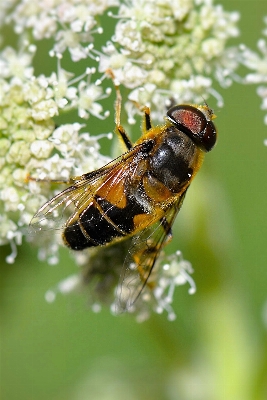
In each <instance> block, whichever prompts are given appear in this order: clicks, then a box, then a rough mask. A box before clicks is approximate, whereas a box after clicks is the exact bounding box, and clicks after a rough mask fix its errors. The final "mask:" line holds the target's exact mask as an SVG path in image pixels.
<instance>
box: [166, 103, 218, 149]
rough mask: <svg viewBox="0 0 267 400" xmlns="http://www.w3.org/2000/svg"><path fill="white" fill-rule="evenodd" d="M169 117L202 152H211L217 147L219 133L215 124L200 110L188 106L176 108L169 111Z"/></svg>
mask: <svg viewBox="0 0 267 400" xmlns="http://www.w3.org/2000/svg"><path fill="white" fill-rule="evenodd" d="M167 117H168V119H169V120H170V121H171V122H172V123H173V124H174V125H176V126H177V128H179V129H180V130H181V131H182V132H184V133H186V134H187V135H188V136H189V137H190V138H191V139H192V140H193V141H194V142H195V143H196V144H197V145H198V146H199V147H200V148H201V149H202V150H204V151H210V150H211V149H212V148H213V146H214V145H215V143H216V138H217V132H216V128H215V126H214V123H213V122H212V121H210V120H208V119H207V117H206V115H205V114H204V113H203V112H202V111H201V110H199V109H198V108H196V107H194V106H190V105H186V104H185V105H180V106H174V107H172V108H170V109H169V110H168V112H167Z"/></svg>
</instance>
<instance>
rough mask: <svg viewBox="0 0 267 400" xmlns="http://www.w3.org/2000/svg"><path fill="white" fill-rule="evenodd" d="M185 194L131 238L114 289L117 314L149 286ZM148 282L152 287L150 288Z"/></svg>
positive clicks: (133, 301)
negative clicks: (158, 218)
mask: <svg viewBox="0 0 267 400" xmlns="http://www.w3.org/2000/svg"><path fill="white" fill-rule="evenodd" d="M185 193H186V192H184V193H183V194H182V195H181V197H179V199H178V200H177V201H176V202H175V203H174V204H173V205H172V206H170V208H169V209H168V210H167V212H166V214H165V216H164V217H163V218H161V219H160V220H159V221H157V222H156V223H154V224H153V225H152V226H151V227H148V228H147V229H145V230H144V231H143V232H141V233H140V234H138V235H137V236H134V237H133V239H132V244H131V247H130V249H129V251H128V254H127V256H126V259H125V262H124V266H123V271H122V274H121V277H120V283H119V285H118V289H117V297H116V311H117V312H122V311H126V310H129V308H130V307H131V306H132V305H133V304H134V303H135V301H136V300H137V299H138V297H139V296H140V294H141V292H142V290H143V289H144V287H145V286H146V285H147V284H148V285H149V284H150V283H149V277H150V275H151V272H152V270H153V267H154V266H155V263H156V261H157V258H158V256H159V255H160V253H161V251H162V249H163V246H164V245H165V244H166V243H167V242H168V240H170V239H171V237H172V233H171V227H172V224H173V222H174V220H175V217H176V215H177V213H178V212H179V210H180V208H181V206H182V203H183V199H184V197H185ZM152 286H153V285H152V283H151V288H152Z"/></svg>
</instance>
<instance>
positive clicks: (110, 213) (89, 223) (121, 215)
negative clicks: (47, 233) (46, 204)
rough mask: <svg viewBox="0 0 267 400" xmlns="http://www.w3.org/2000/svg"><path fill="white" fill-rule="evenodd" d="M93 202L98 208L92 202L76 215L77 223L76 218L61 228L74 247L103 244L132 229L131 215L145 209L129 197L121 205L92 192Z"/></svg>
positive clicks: (81, 248)
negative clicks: (122, 206) (77, 216)
mask: <svg viewBox="0 0 267 400" xmlns="http://www.w3.org/2000/svg"><path fill="white" fill-rule="evenodd" d="M95 202H97V204H98V206H99V208H98V207H97V205H96V204H95V203H91V204H90V205H89V207H88V208H87V209H86V210H85V211H84V212H83V213H81V214H80V215H79V223H78V221H77V222H75V223H73V224H71V225H69V226H67V227H66V228H65V230H64V233H63V240H64V242H65V244H66V245H67V246H69V247H70V248H71V249H73V250H83V249H85V248H87V247H92V246H100V245H105V244H107V243H110V242H111V241H112V240H113V239H115V238H120V237H123V236H126V235H128V234H130V233H132V232H133V230H134V221H133V220H134V217H135V216H136V215H139V214H143V213H144V209H143V207H141V206H140V205H139V204H138V203H137V202H136V200H135V199H134V198H130V197H129V198H127V203H126V206H125V207H124V208H119V207H116V206H115V205H113V204H112V203H110V202H109V201H107V200H105V199H103V198H101V197H99V196H95ZM80 225H81V226H80ZM83 231H84V233H83Z"/></svg>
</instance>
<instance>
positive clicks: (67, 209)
mask: <svg viewBox="0 0 267 400" xmlns="http://www.w3.org/2000/svg"><path fill="white" fill-rule="evenodd" d="M134 153H135V152H134V151H133V150H132V151H130V152H128V153H126V154H124V155H123V156H120V157H118V158H117V159H115V160H114V161H112V162H111V163H109V164H107V165H106V166H104V167H102V168H100V169H98V170H96V171H93V172H92V173H88V174H85V175H82V176H80V177H76V178H74V183H73V184H72V185H71V186H70V187H68V188H67V189H65V190H63V191H62V192H60V193H58V194H57V195H56V196H54V197H53V198H52V199H51V200H49V201H47V202H46V203H45V204H44V205H43V206H42V207H41V208H40V209H39V210H38V211H37V213H36V214H35V215H34V216H33V218H32V220H31V222H30V230H31V231H32V232H36V231H39V230H49V229H62V228H64V227H65V226H66V224H67V222H68V221H69V220H70V219H73V220H75V219H77V216H79V215H80V214H81V213H82V212H83V210H85V209H86V208H87V207H88V205H89V204H90V203H92V202H93V199H94V196H95V195H96V194H97V193H101V196H102V197H103V196H104V197H107V196H109V195H110V193H111V192H112V193H113V197H114V196H115V197H114V199H115V200H114V201H115V203H114V204H116V201H117V202H119V201H120V200H121V199H120V198H119V194H120V193H122V192H123V190H122V189H123V187H124V182H125V179H126V178H127V176H128V175H129V174H130V172H131V170H130V168H129V163H131V161H132V160H133V158H134ZM126 161H127V162H126Z"/></svg>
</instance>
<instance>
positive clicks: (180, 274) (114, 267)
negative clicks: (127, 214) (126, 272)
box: [46, 241, 196, 322]
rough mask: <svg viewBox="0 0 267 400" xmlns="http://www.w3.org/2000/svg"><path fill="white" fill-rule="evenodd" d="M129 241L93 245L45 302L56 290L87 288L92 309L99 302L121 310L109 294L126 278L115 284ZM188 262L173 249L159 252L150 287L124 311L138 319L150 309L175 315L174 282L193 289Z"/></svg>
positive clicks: (114, 310) (113, 310) (191, 291)
mask: <svg viewBox="0 0 267 400" xmlns="http://www.w3.org/2000/svg"><path fill="white" fill-rule="evenodd" d="M128 246H129V241H126V243H125V242H123V244H117V245H115V246H111V247H108V248H107V249H104V251H103V249H101V248H100V249H95V250H94V251H93V255H92V254H91V257H90V258H89V260H88V259H87V261H86V264H85V265H83V266H82V271H83V272H82V274H79V275H78V274H77V275H76V274H74V275H71V276H69V277H67V278H66V279H64V280H62V281H61V282H59V283H58V284H57V285H56V286H55V287H54V288H52V289H49V290H48V291H47V293H46V300H47V302H49V303H52V302H53V301H55V299H56V296H57V294H62V295H68V294H69V293H72V292H73V291H84V289H86V291H87V292H89V302H90V305H91V308H92V311H94V312H99V311H100V310H101V308H102V304H109V305H110V310H111V313H113V314H115V315H117V314H118V313H120V312H121V310H120V308H118V301H119V299H118V297H117V298H116V300H115V302H113V300H114V299H113V297H114V294H115V297H116V296H118V293H120V292H121V291H123V289H124V286H125V287H126V286H127V289H126V290H127V291H129V288H130V286H129V282H128V281H125V280H124V281H123V282H122V283H121V285H122V286H121V287H117V283H118V281H119V278H120V275H121V270H122V267H123V262H124V257H125V253H126V252H127V250H128ZM193 272H194V271H193V268H192V266H191V264H190V263H189V262H188V261H186V260H184V259H183V256H182V253H181V252H180V251H177V252H176V253H175V254H172V255H170V256H163V257H160V258H159V259H158V260H157V263H156V265H155V267H154V268H153V271H152V275H151V277H150V283H151V282H152V283H154V284H155V288H154V289H151V288H150V287H149V286H148V285H146V286H145V287H144V288H143V290H142V293H141V294H140V296H139V298H138V299H137V301H136V302H135V303H134V304H133V305H132V306H131V307H129V308H128V310H127V311H128V312H129V313H132V314H134V315H135V316H136V320H137V321H138V322H143V321H145V320H147V319H148V318H149V317H150V315H151V311H152V310H153V311H154V312H155V313H157V314H162V313H163V312H164V311H165V312H167V315H168V319H169V321H173V320H175V318H176V314H175V312H174V310H173V307H172V302H173V295H174V291H175V287H176V286H180V285H184V284H186V283H188V284H189V286H190V287H189V290H188V292H189V294H194V293H195V291H196V286H195V282H194V280H193V279H192V277H191V274H192V273H193Z"/></svg>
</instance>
